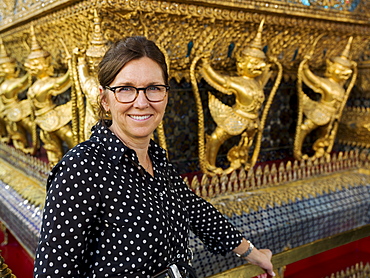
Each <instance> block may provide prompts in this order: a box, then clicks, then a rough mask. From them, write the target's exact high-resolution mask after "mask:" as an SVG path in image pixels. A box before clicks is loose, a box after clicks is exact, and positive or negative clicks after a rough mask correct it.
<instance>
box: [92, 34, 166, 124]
mask: <svg viewBox="0 0 370 278" xmlns="http://www.w3.org/2000/svg"><path fill="white" fill-rule="evenodd" d="M142 57H148V58H150V59H152V60H153V61H155V62H156V63H158V65H159V66H160V67H161V69H162V73H163V79H164V82H165V84H166V85H168V70H167V64H166V59H165V56H164V54H163V53H162V51H161V50H160V49H159V48H158V46H157V45H156V44H155V43H154V42H153V41H151V40H148V39H147V38H145V37H141V36H136V37H127V38H124V39H121V40H119V41H117V42H116V43H114V44H113V45H112V46H111V47H110V48H109V49H108V51H107V52H106V53H105V55H104V57H103V59H102V60H101V62H100V63H99V70H98V79H99V83H100V86H102V87H103V88H105V87H106V86H109V85H110V84H111V83H112V82H113V80H114V79H115V78H116V76H117V74H118V73H119V72H120V71H121V69H122V68H123V67H124V66H125V65H126V64H127V63H128V62H130V61H132V60H135V59H140V58H142ZM105 113H106V111H105V110H104V108H103V107H102V106H101V105H100V109H99V118H100V119H104V118H106V116H105Z"/></svg>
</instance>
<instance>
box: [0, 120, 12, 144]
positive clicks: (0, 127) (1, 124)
mask: <svg viewBox="0 0 370 278" xmlns="http://www.w3.org/2000/svg"><path fill="white" fill-rule="evenodd" d="M0 138H1V139H0V141H1V142H3V143H6V144H8V143H9V141H10V140H9V133H8V132H7V129H6V123H5V121H4V119H2V118H0Z"/></svg>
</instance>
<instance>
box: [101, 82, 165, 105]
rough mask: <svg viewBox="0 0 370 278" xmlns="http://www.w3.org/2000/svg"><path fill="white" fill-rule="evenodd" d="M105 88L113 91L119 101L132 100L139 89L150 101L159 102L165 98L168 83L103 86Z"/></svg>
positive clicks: (126, 101) (127, 101) (128, 101)
mask: <svg viewBox="0 0 370 278" xmlns="http://www.w3.org/2000/svg"><path fill="white" fill-rule="evenodd" d="M105 89H108V90H111V91H112V92H113V93H114V96H115V98H116V100H117V101H118V102H120V103H130V102H134V101H135V100H136V98H137V96H138V95H139V91H144V94H145V97H146V99H147V100H148V101H150V102H160V101H162V100H164V99H165V97H166V95H167V92H168V90H169V89H170V86H168V85H150V86H148V87H145V88H136V87H134V86H116V87H109V86H105Z"/></svg>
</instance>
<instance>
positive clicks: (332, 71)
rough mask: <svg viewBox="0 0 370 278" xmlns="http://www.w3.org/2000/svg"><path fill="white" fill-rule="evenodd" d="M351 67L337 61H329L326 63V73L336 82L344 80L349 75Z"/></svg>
mask: <svg viewBox="0 0 370 278" xmlns="http://www.w3.org/2000/svg"><path fill="white" fill-rule="evenodd" d="M351 74H352V69H351V68H349V67H346V66H343V65H341V64H339V63H335V62H334V63H333V62H329V63H328V64H327V69H326V75H327V76H329V77H331V78H333V79H334V80H335V81H337V82H341V81H346V80H348V78H350V77H351Z"/></svg>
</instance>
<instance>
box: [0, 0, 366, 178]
mask: <svg viewBox="0 0 370 278" xmlns="http://www.w3.org/2000/svg"><path fill="white" fill-rule="evenodd" d="M3 2H4V3H3V4H1V5H0V37H1V38H2V40H3V44H4V46H5V47H6V49H8V50H9V49H11V50H12V57H13V58H14V59H15V60H16V61H17V66H18V69H19V73H20V75H19V76H18V78H21V77H24V76H26V74H27V72H26V67H25V65H29V62H28V60H27V57H28V55H29V54H30V52H32V47H33V46H32V34H31V32H30V29H31V28H34V30H35V33H36V36H37V42H38V44H39V45H40V46H42V47H41V48H42V49H40V51H41V52H42V51H47V52H48V53H49V54H50V56H48V57H49V58H47V59H46V57H45V60H48V62H47V63H49V64H47V63H46V64H45V67H47V68H50V69H51V67H52V68H53V72H52V73H51V72H50V74H49V77H50V80H54V81H56V80H59V81H60V82H62V83H63V82H65V84H64V83H63V84H61V83H60V84H58V85H57V87H59V88H54V89H53V90H52V91H53V93H52V94H54V95H53V97H56V95H59V96H60V98H59V100H60V101H59V102H55V103H54V102H53V103H52V102H50V99H49V100H48V101H46V102H47V103H48V105H46V106H45V107H43V108H42V109H40V108H41V107H39V106H40V103H36V102H35V101H34V100H35V98H34V97H33V95H35V86H36V85H37V86H40V84H41V83H40V80H37V78H35V76H33V80H32V86H31V84H29V85H30V86H31V87H28V88H27V91H29V93H28V94H27V98H26V99H25V98H24V99H22V101H23V100H26V101H27V102H28V104H27V103H26V102H25V103H24V104H22V105H24V106H19V107H24V108H22V109H20V108H19V107H16V109H14V110H12V113H9V114H8V117H9V119H12V121H13V123H14V122H16V121H17V120H18V119H19V118H20V119H30V120H32V118H31V117H36V118H37V120H33V121H32V122H33V123H38V129H41V133H40V135H41V139H42V143H43V144H44V145H45V146H46V147H47V148H48V150H49V151H48V154H49V155H51V156H54V157H50V159H51V161H54V162H52V163H55V161H56V160H57V159H58V158H59V157H61V155H62V151H60V144H61V143H60V142H65V143H66V144H67V145H68V146H71V145H73V144H76V143H77V142H80V141H82V140H84V139H86V138H87V136H88V134H89V128H90V126H91V122H90V120H89V119H88V118H89V117H90V116H92V117H90V119H93V120H94V116H96V115H94V113H95V112H96V109H95V108H94V105H95V104H96V101H95V99H96V98H95V96H94V93H92V91H93V89H88V88H92V87H94V86H96V85H94V84H96V77H95V73H94V69H93V67H92V66H93V63H89V60H90V58H94V59H95V58H97V57H95V56H94V55H90V54H91V53H90V52H89V49H90V48H91V49H92V48H96V49H95V50H97V49H98V48H100V49H103V48H104V47H105V46H107V45H109V44H110V43H112V42H114V41H116V40H117V39H120V38H122V37H123V36H131V35H144V36H147V37H148V38H149V39H152V40H154V41H155V42H156V43H157V44H158V45H159V47H160V48H161V50H162V51H163V52H164V54H165V56H166V58H167V61H168V64H169V68H170V69H171V70H170V78H173V79H174V80H175V81H177V82H180V81H182V80H185V81H188V82H191V83H193V84H195V83H197V82H198V81H199V80H200V79H201V78H203V77H204V75H202V71H201V70H199V69H200V66H201V65H203V62H205V61H206V60H207V59H205V58H204V57H203V55H204V54H205V53H209V54H210V55H209V58H210V59H209V65H210V67H211V68H212V69H213V71H214V72H218V73H222V74H224V76H225V73H227V74H228V75H230V76H231V75H233V76H234V77H236V76H237V73H236V65H237V59H236V58H237V57H236V56H237V55H236V54H237V53H241V51H242V50H243V49H244V48H245V47H246V46H247V45H248V44H249V43H251V42H252V41H253V39H254V38H255V36H256V31H257V30H258V26H259V24H260V22H261V21H262V20H264V25H263V36H262V40H263V46H264V49H263V51H265V52H266V53H265V54H266V57H267V60H266V61H265V62H266V63H267V64H268V66H269V67H268V68H269V71H266V73H268V72H269V74H271V76H270V77H269V78H270V80H271V81H275V82H276V85H277V84H278V83H279V82H278V81H279V80H280V78H281V80H284V81H289V80H290V81H291V80H293V81H295V80H297V78H298V75H297V71H298V69H299V66H300V64H301V63H302V61H303V60H305V59H306V58H307V57H306V54H307V53H308V52H309V51H310V49H311V45H312V41H313V40H314V39H315V38H317V37H318V36H319V35H323V38H322V39H321V40H320V43H318V44H317V45H316V47H315V52H314V54H313V59H311V60H310V61H309V66H310V69H311V70H312V72H315V73H320V72H321V71H322V67H323V65H324V64H325V61H326V60H327V59H329V58H331V57H337V56H340V54H341V51H342V50H343V48H344V45H343V44H344V42H346V41H347V40H348V38H349V37H351V36H352V37H353V41H352V48H351V55H352V57H351V60H352V61H361V59H365V58H364V57H365V56H364V53H365V52H366V51H368V48H369V47H368V45H369V42H370V26H369V20H368V18H369V14H370V4H369V3H366V1H359V2H356V3H355V2H351V1H350V2H346V3H340V4H339V5H338V4H336V5H334V4H332V2H330V1H329V2H327V3H326V4H325V5H324V4H323V3H322V2H320V1H310V5H304V4H302V1H290V0H289V1H288V0H281V1H245V0H236V1H232V2H230V1H222V0H203V1H200V0H199V1H198V0H196V1H192V2H191V3H189V2H188V1H150V0H146V1H144V0H142V1H134V0H117V1H97V0H91V1H77V0H23V1H3ZM347 3H351V7H348V5H347ZM5 15H6V16H5ZM31 26H33V27H31ZM41 52H40V53H41ZM98 52H99V51H98ZM41 56H42V55H41ZM202 57H203V58H202ZM40 59H41V58H40ZM97 60H98V59H97ZM96 62H97V61H96ZM197 66H199V67H197ZM280 75H281V76H280ZM53 78H55V79H53ZM362 78H363V79H365V78H364V77H362ZM1 80H4V76H1V75H0V81H1ZM230 80H231V79H230ZM59 81H58V82H59ZM58 82H57V83H58ZM50 84H51V83H50ZM91 86H92V87H91ZM221 87H222V86H221ZM193 88H195V86H193ZM261 88H263V86H261V87H260V88H259V90H260V91H261ZM216 89H217V88H216ZM275 89H277V87H274V88H272V90H271V91H269V92H265V93H268V96H267V94H266V96H265V99H264V100H262V98H261V97H262V95H261V94H256V96H260V98H261V99H259V100H256V101H255V104H259V106H260V108H262V106H263V107H264V109H263V110H262V109H260V110H258V109H257V110H258V117H257V118H258V121H257V120H255V121H253V120H252V121H249V122H248V123H247V122H246V120H245V119H246V117H244V118H241V119H242V120H241V121H244V125H249V124H250V125H251V126H253V125H254V124H256V125H254V128H252V129H254V133H255V134H254V138H253V139H251V138H252V137H253V134H252V133H253V132H251V133H249V134H246V133H244V132H241V133H239V132H237V133H239V135H238V136H242V138H241V140H240V144H239V146H236V147H235V148H234V149H233V150H231V149H230V150H229V157H230V161H232V162H233V163H234V164H233V165H231V163H230V166H231V167H230V169H226V173H229V172H232V171H233V170H235V169H239V168H244V170H248V168H252V167H253V165H254V163H255V160H256V157H257V155H258V148H259V146H258V144H259V143H258V142H259V141H260V139H261V138H260V137H261V136H262V133H261V132H262V131H261V130H262V129H263V126H264V125H263V122H264V117H266V113H268V109H266V108H267V107H268V106H269V105H270V103H269V98H270V97H271V96H272V95H273V94H274V93H275V92H274V90H275ZM217 90H218V89H217ZM46 91H47V90H46ZM86 92H89V93H90V92H91V96H92V98H90V95H89V94H88V93H86ZM220 92H222V90H220ZM49 93H50V91H49ZM276 93H277V94H278V93H279V92H276ZM95 95H96V93H95ZM59 96H58V97H59ZM198 97H199V96H196V95H194V98H195V99H196V102H199V99H198ZM210 99H211V100H212V99H213V100H212V101H211V104H208V103H207V105H208V107H213V108H212V109H213V111H214V110H216V109H217V108H219V107H223V108H222V109H224V110H225V111H226V110H230V111H232V112H235V111H239V112H242V113H244V116H245V115H246V113H250V111H249V110H248V111H244V110H243V109H244V108H245V105H244V106H243V105H240V103H237V104H236V105H235V106H233V105H228V107H225V106H222V105H221V104H220V102H217V100H215V98H214V97H213V96H211V97H210ZM44 100H46V98H45V99H44ZM18 101H21V100H20V99H19V100H18ZM30 101H32V105H29V102H30ZM69 101H70V103H69V104H66V103H67V102H69ZM271 101H274V99H273V98H272V97H271ZM41 102H42V101H41ZM94 102H95V104H94ZM262 102H263V105H262V106H261V103H262ZM306 103H308V101H306ZM90 104H91V105H90ZM61 105H66V106H61ZM209 105H210V106H209ZM218 105H220V106H218ZM3 106H4V104H0V109H2V107H3ZM57 106H61V107H60V108H57ZM257 106H258V105H257ZM265 106H266V107H265ZM26 107H28V108H26ZM62 107H64V109H63V110H68V111H70V110H71V112H68V113H67V114H68V115H63V116H62V115H60V113H59V112H58V110H61V109H62ZM54 108H55V109H56V110H55V111H54V112H51V110H54ZM226 108H227V109H226ZM195 109H197V114H198V130H196V131H194V132H195V133H197V136H198V141H199V142H200V143H199V155H200V157H201V156H202V155H203V154H205V153H206V152H207V146H206V144H205V143H206V139H205V132H204V127H202V125H203V123H204V118H203V117H204V115H203V113H204V111H203V109H202V108H201V106H199V105H198V106H197V107H196V108H195ZM251 109H252V108H251ZM302 109H303V108H302ZM30 110H31V112H30V113H29V116H27V117H28V118H27V117H26V116H25V115H23V114H22V112H21V111H26V112H27V111H30ZM47 110H50V111H47ZM257 110H253V109H252V110H251V111H252V113H250V114H253V116H252V117H249V118H248V117H247V118H248V120H250V119H251V118H253V117H254V116H256V115H257V113H256V111H257ZM27 113H28V112H27ZM49 113H50V114H49ZM231 114H232V113H231V112H230V113H228V115H231ZM58 115H59V116H58ZM214 116H215V118H216V117H217V116H218V115H216V114H214ZM249 116H250V115H249ZM52 119H55V120H52ZM68 120H69V122H68V124H67V121H68ZM89 122H90V124H89ZM257 122H258V123H257ZM17 123H18V122H17ZM219 123H220V122H219ZM253 123H254V124H253ZM4 125H5V128H4ZM13 126H15V125H14V124H13ZM19 126H20V124H18V127H17V128H15V130H17V131H18V133H19V130H20V129H21V128H20V127H19ZM217 126H218V127H220V126H221V124H217ZM62 127H63V128H62ZM165 128H166V127H165V126H164V123H162V124H161V126H160V129H159V130H157V131H158V135H159V136H158V138H159V139H160V141H161V142H162V143H161V145H162V146H165V144H166V138H165V135H164V130H165ZM6 129H7V128H6V124H4V123H3V124H2V125H1V123H0V133H1V136H2V137H4V139H3V140H9V139H6V138H9V136H8V131H7V130H6ZM34 130H35V128H34V127H33V128H31V129H30V130H29V131H27V133H28V134H32V135H31V136H30V135H22V136H18V138H23V139H24V138H26V137H27V138H32V142H27V143H28V145H26V142H25V141H24V140H23V141H24V142H23V143H22V144H23V145H25V147H24V148H23V149H25V150H28V152H31V151H32V150H30V149H29V148H30V147H33V146H38V145H37V144H36V143H34V142H36V140H38V139H37V136H34V135H35V133H34ZM58 130H59V131H60V132H59V131H58ZM62 130H64V131H63V134H60V135H57V136H56V138H58V139H55V140H54V139H52V138H54V137H53V136H51V134H54V135H56V133H58V132H59V133H62ZM245 130H248V128H246V129H245ZM227 134H228V135H227V136H229V135H233V136H234V134H232V133H230V132H227ZM62 135H63V136H62ZM211 135H212V134H211ZM244 135H245V136H244ZM220 137H222V136H220ZM14 138H16V137H14ZM301 138H302V136H301ZM12 140H13V139H12ZM55 141H56V142H59V143H57V144H55ZM209 142H210V141H209ZM328 142H329V141H326V142H325V144H329V145H330V142H329V143H328ZM18 145H19V146H21V143H18ZM252 145H253V147H251V146H252ZM213 146H215V144H214V145H213ZM19 148H20V149H21V148H22V147H19ZM213 148H214V147H213ZM208 149H212V143H210V144H208ZM214 149H217V148H214ZM329 149H330V148H328V150H329ZM248 150H253V153H248V152H247V151H248ZM215 152H216V151H214V153H215ZM247 153H248V154H247ZM200 160H201V161H203V159H202V157H201V159H200ZM209 160H210V159H209V158H208V161H209ZM211 160H212V159H211ZM204 161H206V159H204ZM202 163H203V162H202ZM203 164H204V165H205V164H206V163H203ZM211 164H214V163H213V162H212V163H211ZM212 166H214V165H212ZM202 167H203V166H202ZM210 168H212V167H210ZM215 168H216V170H212V171H209V170H207V168H206V167H203V169H205V171H204V172H210V173H211V174H214V173H218V172H220V170H219V169H217V168H218V167H217V166H216V167H215Z"/></svg>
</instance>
